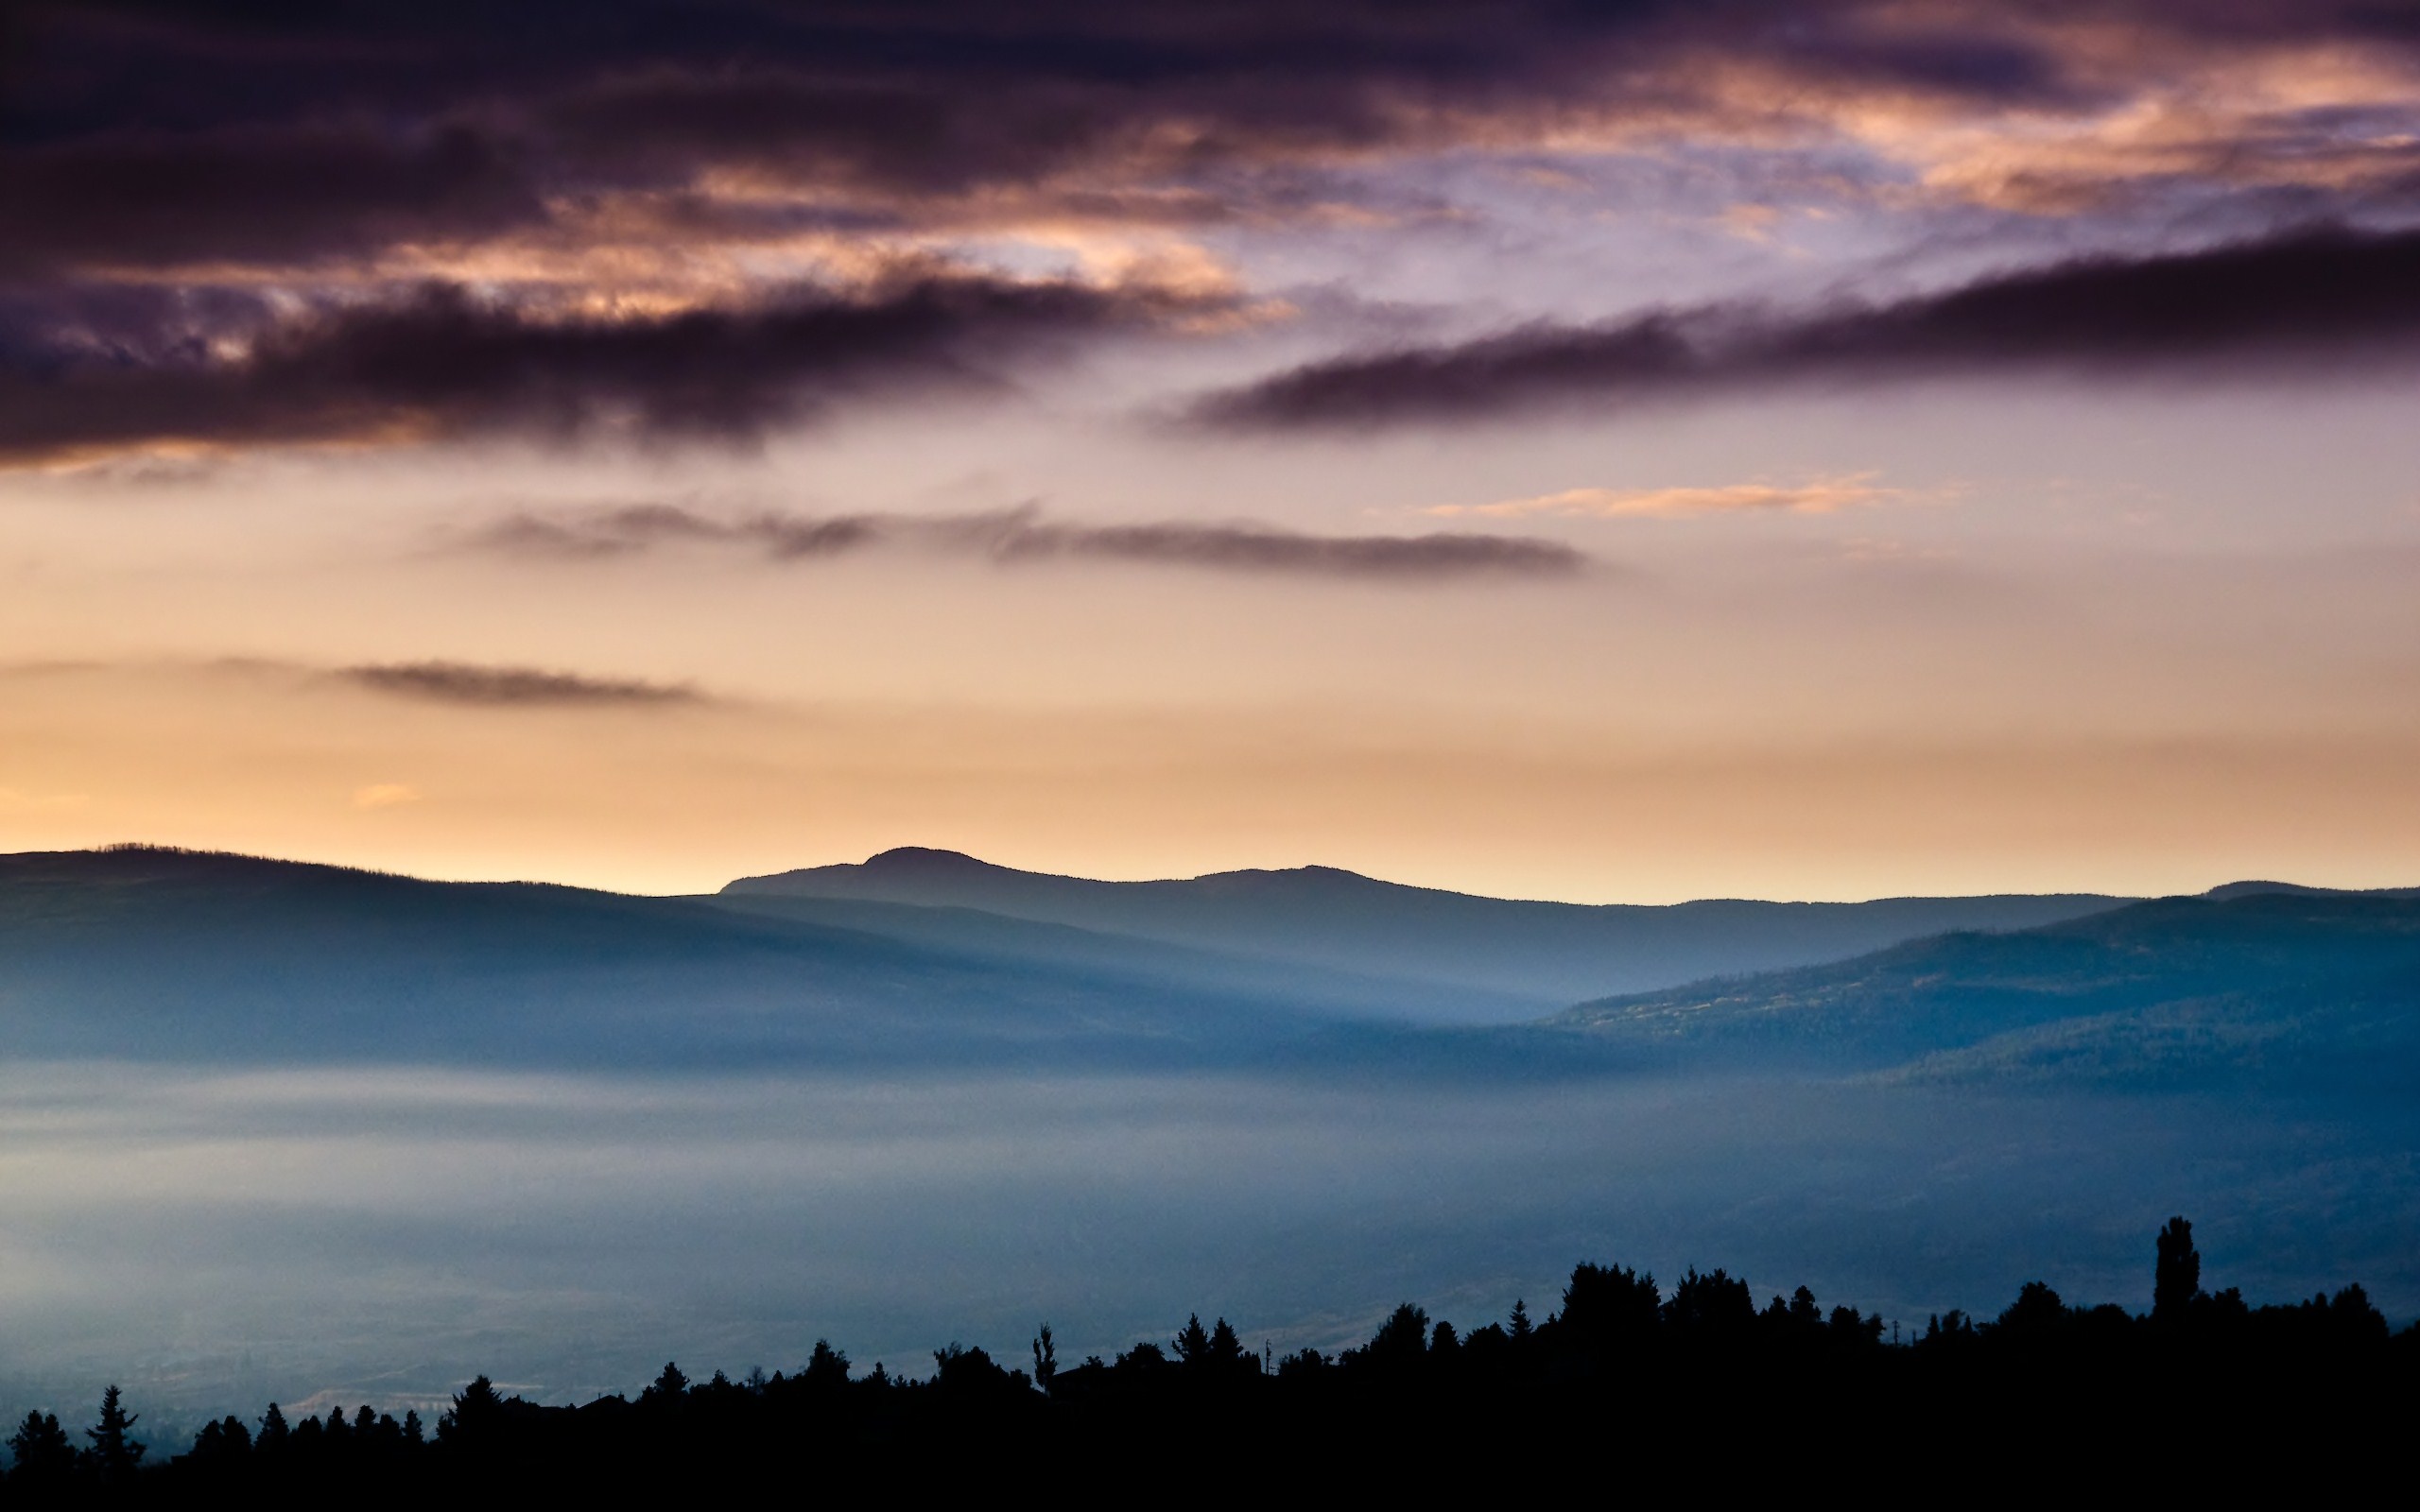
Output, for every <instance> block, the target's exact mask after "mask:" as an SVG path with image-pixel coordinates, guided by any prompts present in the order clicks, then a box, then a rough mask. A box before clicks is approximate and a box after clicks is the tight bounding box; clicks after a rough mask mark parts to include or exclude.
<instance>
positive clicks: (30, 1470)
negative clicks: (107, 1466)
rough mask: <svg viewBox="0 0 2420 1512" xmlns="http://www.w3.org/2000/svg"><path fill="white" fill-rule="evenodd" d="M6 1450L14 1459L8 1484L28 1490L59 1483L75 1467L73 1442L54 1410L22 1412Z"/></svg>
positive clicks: (71, 1472) (63, 1480)
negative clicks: (24, 1418)
mask: <svg viewBox="0 0 2420 1512" xmlns="http://www.w3.org/2000/svg"><path fill="white" fill-rule="evenodd" d="M9 1455H10V1456H11V1457H12V1458H14V1459H15V1460H16V1462H17V1468H16V1469H15V1471H14V1472H12V1473H11V1474H10V1475H9V1484H10V1485H12V1486H18V1487H20V1488H22V1489H25V1490H28V1491H30V1490H36V1489H41V1488H44V1487H50V1486H59V1485H61V1484H62V1483H63V1482H65V1481H66V1479H67V1478H68V1476H69V1475H71V1474H73V1473H74V1472H75V1469H76V1445H75V1443H74V1442H73V1441H72V1440H70V1439H69V1438H68V1436H67V1430H65V1429H63V1428H61V1427H60V1426H59V1417H58V1416H57V1415H56V1414H54V1413H46V1412H29V1413H27V1414H26V1420H25V1421H24V1422H22V1423H19V1424H18V1425H17V1431H16V1432H15V1433H13V1434H10V1435H9Z"/></svg>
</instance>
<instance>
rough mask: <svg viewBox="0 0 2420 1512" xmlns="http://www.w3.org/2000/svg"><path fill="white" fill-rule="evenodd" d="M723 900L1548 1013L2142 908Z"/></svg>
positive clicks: (955, 860) (1262, 890)
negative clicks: (1065, 943) (1069, 940)
mask: <svg viewBox="0 0 2420 1512" xmlns="http://www.w3.org/2000/svg"><path fill="white" fill-rule="evenodd" d="M723 893H724V895H726V896H730V897H735V898H736V897H747V898H769V897H790V898H820V899H852V900H859V901H865V902H890V903H910V904H917V905H922V906H925V907H945V908H969V909H979V910H983V911H985V912H988V913H994V914H1001V915H1006V916H1008V917H1011V918H1015V919H1030V920H1034V921H1037V922H1044V923H1053V924H1065V925H1071V926H1074V927H1076V928H1080V929H1088V930H1095V931H1101V932H1106V933H1115V934H1124V935H1132V936H1141V937H1144V938H1148V939H1155V940H1161V941H1165V942H1167V943H1172V944H1181V945H1187V946H1192V947H1195V948H1198V949H1205V950H1216V951H1222V952H1230V953H1240V954H1256V955H1260V956H1264V957H1269V958H1273V959H1277V960H1285V961H1293V962H1298V963H1300V964H1303V965H1305V966H1317V967H1321V968H1323V969H1326V970H1330V971H1348V972H1353V973H1357V974H1360V975H1365V976H1379V977H1386V976H1392V977H1402V978H1416V979H1419V980H1422V981H1426V982H1429V983H1432V984H1433V983H1450V984H1453V985H1456V986H1459V987H1463V988H1472V989H1476V990H1479V991H1485V992H1490V993H1496V994H1504V995H1508V996H1509V997H1511V998H1513V999H1514V1000H1517V1001H1521V1002H1526V1003H1528V1004H1530V1005H1535V1006H1536V1007H1538V1008H1539V1009H1541V1010H1543V1009H1547V1008H1550V1007H1561V1006H1563V1005H1568V1004H1570V1003H1574V1002H1578V1001H1581V1000H1583V999H1588V998H1597V997H1603V996H1607V995H1609V994H1615V993H1622V992H1640V991H1651V990H1654V989H1656V988H1667V987H1674V986H1678V985H1680V984H1682V983H1685V982H1691V981H1697V980H1700V979H1703V978H1705V977H1710V976H1721V975H1731V974H1737V973H1741V972H1749V971H1773V970H1779V969H1783V968H1787V967H1795V966H1809V965H1815V964H1819V963H1823V962H1827V961H1837V960H1845V959H1848V958H1849V957H1851V956H1855V955H1860V954H1865V953H1867V952H1869V951H1875V950H1879V949H1882V948H1884V947H1886V946H1889V945H1894V944H1898V943H1900V942H1902V941H1905V940H1910V939H1917V938H1922V937H1924V936H1931V935H1938V934H1943V933H1945V932H1948V931H1952V930H2011V929H2030V928H2034V927H2038V926H2040V925H2044V924H2051V923H2058V922H2061V921H2064V920H2066V919H2076V918H2081V917H2083V916H2084V915H2087V914H2093V913H2098V912H2101V911H2103V910H2106V909H2109V908H2113V907H2116V906H2118V905H2119V904H2121V903H2124V902H2130V901H2131V900H2128V899H2123V898H2115V897H2107V896H2103V895H2100V894H2091V893H2071V894H2051V895H2040V896H2035V895H2007V896H1996V897H1981V898H1886V899H1878V900H1876V901H1874V902H1858V903H1786V902H1753V901H1746V900H1732V899H1723V900H1707V901H1703V902H1686V903H1674V904H1668V905H1641V904H1625V903H1602V904H1586V903H1563V902H1529V901H1520V900H1513V899H1503V898H1482V897H1475V896H1472V895H1470V894H1466V893H1457V892H1447V891H1444V890H1443V889H1439V888H1433V887H1415V886H1409V885H1404V884H1401V883H1392V882H1381V881H1379V880H1377V879H1376V878H1374V877H1365V876H1362V875H1361V874H1359V873H1358V872H1353V871H1346V870H1343V869H1341V868H1336V867H1321V866H1305V867H1293V868H1282V869H1251V870H1241V871H1222V872H1214V873H1211V874H1210V875H1207V876H1201V877H1192V878H1184V879H1169V880H1165V881H1157V882H1102V881H1098V880H1095V879H1091V878H1085V877H1063V876H1056V875H1053V874H1050V873H1047V872H1036V871H1021V870H1018V869H1017V868H1012V867H1003V866H998V865H995V864H994V863H992V862H988V861H983V860H979V859H977V858H976V857H974V856H970V855H965V854H962V853H960V852H959V851H944V850H937V849H932V848H927V847H922V846H906V847H901V848H899V849H897V850H892V851H883V852H881V853H880V854H878V855H875V856H873V857H872V858H870V859H869V860H867V861H864V862H862V863H857V864H854V865H838V866H826V867H809V868H803V869H800V870H796V871H786V872H780V873H777V874H774V875H770V876H762V877H743V878H741V879H739V880H737V881H735V882H733V883H731V884H730V885H727V886H725V887H724V888H723Z"/></svg>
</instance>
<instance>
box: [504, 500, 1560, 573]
mask: <svg viewBox="0 0 2420 1512" xmlns="http://www.w3.org/2000/svg"><path fill="white" fill-rule="evenodd" d="M683 541H710V542H720V543H726V544H731V545H736V546H740V547H743V548H746V549H750V550H752V551H755V552H757V553H760V554H761V555H763V556H765V557H767V558H771V559H773V560H777V561H797V560H808V559H817V558H831V557H838V556H841V555H845V554H849V553H854V552H858V551H864V550H870V549H873V548H877V547H885V546H891V547H908V548H917V549H923V550H926V551H931V552H938V553H941V554H942V555H954V556H962V557H973V558H978V559H982V560H988V561H992V562H994V563H998V564H1001V565H1003V566H1008V565H1015V564H1019V563H1028V562H1041V561H1052V560H1090V561H1108V562H1130V563H1138V564H1143V565H1149V566H1167V567H1195V568H1207V569H1211V570H1216V571H1225V572H1234V573H1250V574H1276V575H1290V576H1322V577H1341V578H1363V579H1374V580H1384V581H1394V582H1418V581H1442V580H1445V579H1455V578H1471V577H1488V576H1495V577H1530V578H1540V577H1567V576H1574V575H1576V574H1579V573H1581V572H1582V571H1584V570H1586V569H1587V568H1588V567H1590V566H1591V565H1592V562H1591V558H1588V557H1587V556H1586V555H1585V554H1583V553H1582V552H1580V551H1578V550H1576V549H1574V548H1572V547H1570V546H1567V545H1565V544H1564V543H1563V542H1561V541H1547V540H1541V539H1538V538H1535V537H1528V536H1498V535H1481V534H1475V533H1466V532H1452V531H1446V532H1437V533H1432V534H1427V535H1419V536H1383V535H1368V536H1314V535H1305V534H1303V533H1301V532H1298V531H1292V530H1281V529H1277V528H1275V527H1273V526H1269V525H1262V524H1249V523H1235V522H1218V523H1194V522H1184V521H1161V522H1154V523H1150V524H1117V525H1105V524H1067V523H1062V522H1058V521H1052V520H1046V519H1045V518H1043V517H1042V516H1041V514H1040V512H1039V511H1038V510H1035V509H1032V508H1030V507H1028V508H1018V509H998V510H987V511H981V512H977V513H972V514H956V515H906V514H848V515H825V516H810V515H795V514H771V513H769V514H758V515H753V516H748V517H745V518H739V519H731V520H722V519H717V518H715V517H713V516H710V515H704V514H700V513H697V512H695V511H692V510H688V509H683V508H681V507H675V506H670V505H644V506H637V507H631V508H625V509H615V510H610V511H606V512H603V513H600V514H595V515H590V516H586V517H583V518H579V519H572V520H561V519H547V518H543V517H539V516H533V515H515V516H512V517H511V518H510V519H507V520H504V521H502V522H499V523H498V524H495V525H493V526H491V527H490V528H489V529H487V530H485V531H483V532H481V533H480V534H479V535H478V536H477V537H475V539H474V541H473V542H472V544H473V545H474V546H475V547H476V548H478V549H481V550H491V551H501V552H506V553H510V554H516V555H534V556H541V557H549V558H559V559H570V560H580V559H595V558H606V557H617V556H630V555H634V554H637V553H640V552H644V551H647V550H649V549H651V548H655V547H660V546H664V545H666V544H671V543H676V542H683Z"/></svg>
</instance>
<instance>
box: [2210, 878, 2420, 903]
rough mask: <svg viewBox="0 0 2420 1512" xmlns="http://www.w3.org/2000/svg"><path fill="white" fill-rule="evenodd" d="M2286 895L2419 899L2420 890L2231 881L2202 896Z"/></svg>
mask: <svg viewBox="0 0 2420 1512" xmlns="http://www.w3.org/2000/svg"><path fill="white" fill-rule="evenodd" d="M2263 893H2283V894H2286V895H2287V896H2289V897H2293V898H2420V887H2306V886H2304V885H2302V884H2301V883H2298V882H2230V883H2224V884H2221V885H2219V886H2216V887H2213V888H2211V889H2210V890H2209V891H2208V892H2205V893H2204V894H2203V895H2202V896H2203V897H2204V898H2207V899H2210V900H2212V901H2213V902H2228V901H2230V900H2232V899H2237V898H2254V897H2258V896H2259V895H2261V894H2263Z"/></svg>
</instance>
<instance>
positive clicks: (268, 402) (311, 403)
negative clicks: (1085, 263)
mask: <svg viewBox="0 0 2420 1512" xmlns="http://www.w3.org/2000/svg"><path fill="white" fill-rule="evenodd" d="M114 302H115V303H116V304H117V305H119V306H121V308H119V309H118V310H117V311H116V315H117V321H116V324H115V325H114V326H113V327H112V328H110V329H108V330H106V331H105V332H96V331H95V329H94V328H93V327H92V325H91V323H90V322H89V321H85V322H77V321H64V322H62V321H60V320H58V319H57V318H54V319H53V320H52V321H51V329H49V330H46V331H37V332H35V333H32V334H30V335H28V334H25V333H19V334H16V335H11V334H10V333H9V331H7V330H6V329H5V327H0V463H6V462H15V463H19V464H25V463H32V462H41V461H43V460H45V459H49V458H56V457H62V456H73V455H78V454H79V453H83V452H88V451H105V450H109V449H112V448H130V447H138V446H145V445H159V444H164V443H176V444H182V445H187V446H213V445H241V444H256V443H265V442H312V441H356V440H425V439H443V438H458V437H467V436H476V435H492V434H499V433H503V434H521V435H529V436H539V437H557V438H570V437H575V436H582V435H589V434H596V433H622V434H627V435H631V436H636V437H640V438H702V439H712V440H720V441H725V442H729V441H739V440H747V439H751V438H754V437H756V436H758V435H760V434H762V433H763V432H764V431H766V430H768V429H769V428H770V427H772V426H775V425H777V424H781V423H784V422H792V421H802V420H807V419H812V418H813V417H815V416H816V415H818V414H819V413H821V411H822V410H824V409H825V408H827V407H828V406H830V405H832V404H838V403H840V402H842V401H844V400H848V399H851V398H856V397H862V396H866V395H870V394H887V395H891V396H901V395H905V396H909V397H912V396H914V395H916V394H919V393H931V392H936V391H947V390H952V389H965V388H969V387H997V386H998V385H1000V384H1002V383H1003V382H1005V381H1006V380H1005V379H1004V377H1003V376H1002V375H1001V374H1000V373H999V372H998V371H997V370H996V369H998V368H999V367H1000V366H1002V364H1003V361H1004V359H1006V358H1008V357H1010V356H1011V355H1015V356H1019V357H1024V358H1028V359H1030V358H1033V357H1036V356H1042V355H1046V354H1047V353H1048V352H1050V351H1051V350H1052V349H1053V348H1054V347H1055V346H1056V344H1058V343H1059V342H1062V341H1063V340H1064V339H1066V338H1068V337H1071V336H1076V335H1097V334H1099V333H1102V332H1105V331H1109V330H1114V329H1121V328H1122V329H1135V328H1144V327H1149V326H1151V325H1153V324H1156V323H1159V322H1162V321H1165V320H1167V319H1169V318H1175V317H1178V316H1182V315H1187V314H1195V313H1199V312H1200V311H1201V308H1202V307H1203V304H1202V301H1201V298H1199V297H1198V296H1196V295H1193V294H1188V293H1184V292H1174V291H1170V290H1167V289H1163V288H1155V287H1148V286H1108V285H1098V284H1090V283H1081V282H1076V281H1067V280H1037V281H1019V280H1011V279H1006V278H999V277H993V276H987V275H980V274H972V273H950V272H938V273H925V274H923V275H919V276H908V277H903V278H900V279H896V280H890V281H885V282H881V283H877V284H876V285H874V286H873V287H871V288H870V289H868V290H866V291H864V292H862V293H852V292H836V291H834V290H830V289H824V288H818V287H805V286H797V287H792V288H790V289H789V290H787V292H784V293H781V294H778V295H776V296H772V297H769V298H766V299H762V300H758V301H752V302H750V303H748V304H745V305H740V306H735V307H706V308H696V309H684V310H679V311H675V312H673V313H669V314H665V315H659V316H645V315H642V316H634V317H612V318H608V317H596V316H590V315H584V314H569V315H558V314H555V313H552V312H549V311H546V310H544V309H535V308H529V307H525V306H523V305H520V304H516V303H514V302H512V301H492V300H482V299H478V298H475V297H473V296H472V295H471V294H470V293H469V292H467V291H466V290H463V289H461V288H458V287H453V286H444V285H440V286H431V287H426V288H423V289H421V290H419V291H417V292H416V293H414V294H412V295H411V296H409V297H407V298H406V299H403V300H401V301H396V302H391V303H375V304H369V305H336V306H330V307H326V308H320V309H315V310H312V311H309V312H307V313H304V314H302V315H294V316H277V315H275V314H273V313H271V312H268V311H267V310H265V309H264V308H262V307H260V306H258V305H257V304H253V305H245V306H243V307H241V308H238V309H235V310H233V311H232V312H220V313H219V314H217V315H216V317H215V318H214V317H213V315H212V314H211V313H210V312H209V311H207V310H205V311H203V312H201V313H200V314H199V316H198V315H197V312H196V310H195V309H194V307H193V306H192V305H191V304H190V303H189V302H188V301H165V300H157V299H153V300H146V301H114ZM129 304H130V305H131V307H130V308H129V307H124V306H128V305H129ZM0 314H5V311H0ZM247 317H252V318H249V319H248V318H247Z"/></svg>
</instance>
